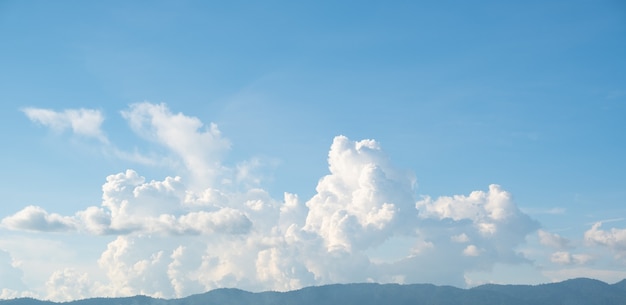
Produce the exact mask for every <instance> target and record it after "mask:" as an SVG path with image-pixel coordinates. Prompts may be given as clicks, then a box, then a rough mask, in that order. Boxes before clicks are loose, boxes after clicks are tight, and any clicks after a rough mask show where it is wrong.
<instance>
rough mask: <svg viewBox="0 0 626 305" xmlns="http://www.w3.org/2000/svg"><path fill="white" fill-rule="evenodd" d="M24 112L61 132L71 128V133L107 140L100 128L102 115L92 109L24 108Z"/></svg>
mask: <svg viewBox="0 0 626 305" xmlns="http://www.w3.org/2000/svg"><path fill="white" fill-rule="evenodd" d="M22 111H23V112H24V114H26V116H27V117H28V118H29V119H30V120H31V121H33V122H36V123H39V124H41V125H44V126H46V127H49V128H51V129H53V130H55V131H58V132H63V131H64V130H66V129H68V128H69V129H71V130H72V132H73V133H75V134H77V135H81V136H85V137H92V138H96V139H98V140H100V141H101V142H104V143H107V142H108V140H107V138H106V136H105V135H104V133H103V132H102V130H101V125H102V122H104V115H103V114H102V112H100V111H99V110H94V109H83V108H81V109H66V110H63V111H54V110H50V109H42V108H33V107H29V108H24V109H22Z"/></svg>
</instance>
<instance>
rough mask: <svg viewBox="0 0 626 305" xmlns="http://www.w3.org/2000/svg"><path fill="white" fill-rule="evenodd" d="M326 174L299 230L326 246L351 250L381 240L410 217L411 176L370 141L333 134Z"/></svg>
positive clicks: (412, 184) (366, 246)
mask: <svg viewBox="0 0 626 305" xmlns="http://www.w3.org/2000/svg"><path fill="white" fill-rule="evenodd" d="M328 166H329V170H330V174H329V175H327V176H325V177H323V178H322V179H321V180H320V181H319V183H318V185H317V188H316V190H317V194H316V195H315V196H314V197H313V198H311V200H309V201H308V202H307V203H306V206H307V207H308V208H309V213H308V216H307V218H306V225H305V227H304V229H305V230H306V231H309V232H315V233H317V234H319V235H320V236H321V237H322V238H324V241H325V244H326V247H327V249H328V250H341V251H347V252H351V251H352V250H353V248H356V249H358V250H362V249H366V248H369V247H371V246H373V245H376V244H379V243H381V242H383V241H385V240H386V239H387V238H388V237H389V236H391V235H392V234H393V233H394V232H395V231H398V230H401V229H403V228H404V227H403V226H404V223H406V222H410V221H411V220H413V219H411V218H412V217H413V216H414V214H415V213H414V208H413V202H414V198H413V197H414V195H413V194H414V186H415V184H414V179H413V177H411V176H410V175H407V174H406V173H402V172H399V171H397V170H395V169H394V168H392V167H391V166H390V164H389V161H388V159H387V157H386V155H385V154H384V153H383V152H382V150H381V148H380V146H379V145H378V143H377V142H376V141H374V140H363V141H356V142H355V141H350V140H349V139H348V138H347V137H345V136H338V137H336V138H335V139H334V141H333V144H332V145H331V148H330V152H329V154H328Z"/></svg>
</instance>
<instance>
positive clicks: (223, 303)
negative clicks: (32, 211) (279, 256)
mask: <svg viewBox="0 0 626 305" xmlns="http://www.w3.org/2000/svg"><path fill="white" fill-rule="evenodd" d="M57 304H60V303H55V302H50V301H40V300H36V299H32V298H20V299H12V300H3V301H0V305H57ZM62 304H63V305H247V304H257V305H313V304H315V305H317V304H342V305H378V304H394V305H405V304H406V305H408V304H411V305H435V304H436V305H502V304H506V305H527V304H533V305H544V304H545V305H548V304H549V305H559V304H561V305H624V304H626V280H623V281H621V282H618V283H615V284H612V285H609V284H607V283H604V282H601V281H598V280H592V279H586V278H579V279H572V280H567V281H563V282H560V283H552V284H543V285H535V286H531V285H494V284H488V285H482V286H478V287H474V288H471V289H461V288H456V287H451V286H435V285H431V284H411V285H400V284H373V283H367V284H335V285H326V286H315V287H307V288H303V289H300V290H294V291H288V292H272V291H267V292H258V293H253V292H248V291H244V290H240V289H233V288H222V289H216V290H212V291H209V292H207V293H203V294H196V295H192V296H188V297H185V298H181V299H172V300H164V299H155V298H151V297H146V296H135V297H126V298H92V299H84V300H78V301H72V302H66V303H62Z"/></svg>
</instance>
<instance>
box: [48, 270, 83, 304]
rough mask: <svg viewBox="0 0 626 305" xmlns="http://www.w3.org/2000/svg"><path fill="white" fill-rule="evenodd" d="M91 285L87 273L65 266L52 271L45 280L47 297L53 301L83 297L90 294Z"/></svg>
mask: <svg viewBox="0 0 626 305" xmlns="http://www.w3.org/2000/svg"><path fill="white" fill-rule="evenodd" d="M92 286H93V283H91V281H90V280H89V277H88V275H87V273H80V272H78V271H76V270H75V269H73V268H65V269H63V270H59V271H55V272H54V273H52V275H50V278H48V280H47V281H46V291H47V298H48V299H50V300H54V301H69V300H76V299H84V298H87V297H89V296H91V293H92Z"/></svg>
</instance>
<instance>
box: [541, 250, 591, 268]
mask: <svg viewBox="0 0 626 305" xmlns="http://www.w3.org/2000/svg"><path fill="white" fill-rule="evenodd" d="M592 259H593V257H592V256H591V255H588V254H571V253H569V252H567V251H558V252H554V253H552V256H551V257H550V261H551V262H553V263H556V264H559V265H584V264H586V263H588V262H589V261H591V260H592Z"/></svg>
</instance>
